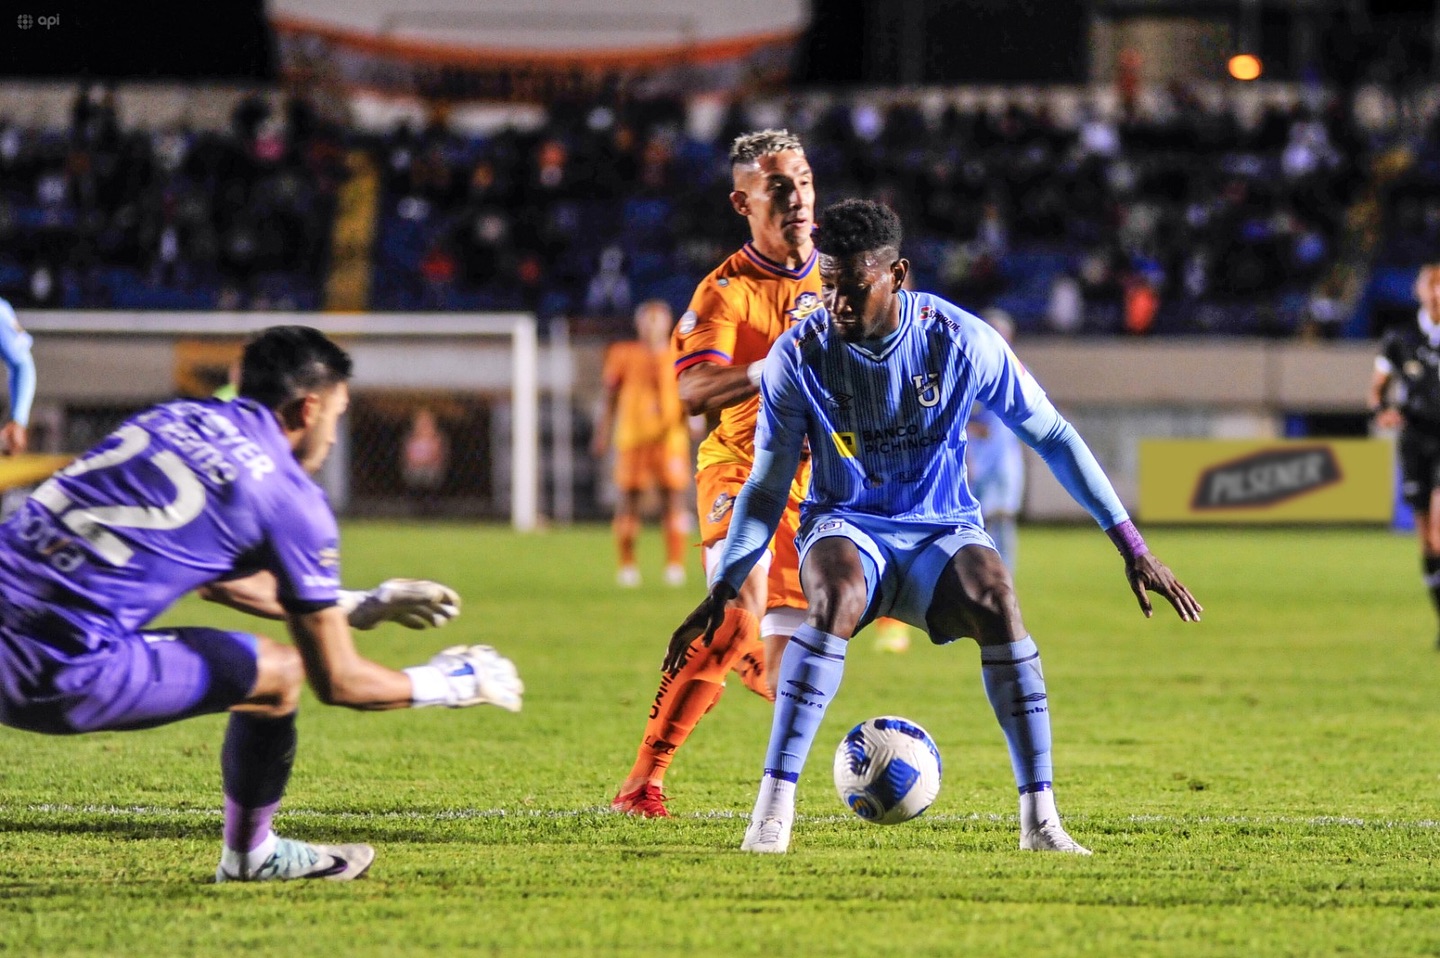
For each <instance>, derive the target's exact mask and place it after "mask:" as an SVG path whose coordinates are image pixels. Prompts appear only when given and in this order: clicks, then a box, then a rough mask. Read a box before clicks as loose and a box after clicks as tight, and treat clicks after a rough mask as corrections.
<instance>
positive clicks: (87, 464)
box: [31, 425, 205, 566]
mask: <svg viewBox="0 0 1440 958" xmlns="http://www.w3.org/2000/svg"><path fill="white" fill-rule="evenodd" d="M115 436H116V437H117V438H118V439H119V440H120V444H119V445H118V446H115V447H113V448H110V449H106V450H105V451H104V452H99V453H96V454H94V455H91V456H86V457H85V458H83V459H78V460H76V461H75V462H72V463H71V464H70V465H68V466H66V467H65V468H64V469H62V470H60V473H59V475H60V476H66V477H70V478H74V477H75V476H83V475H85V474H86V473H89V472H95V471H96V470H99V469H109V468H111V467H113V466H118V465H120V464H121V463H124V462H129V461H130V460H131V459H134V458H135V457H136V456H138V455H140V453H142V452H144V451H145V450H146V449H147V448H149V446H150V434H149V433H148V432H146V431H145V430H144V429H142V428H140V427H139V426H133V425H132V426H122V427H121V428H120V429H118V430H116V432H115ZM150 463H151V464H152V465H154V466H155V468H157V469H159V470H160V472H161V473H162V474H164V476H165V478H166V479H169V480H170V482H171V484H172V485H174V486H175V498H174V499H173V500H171V502H170V503H169V504H167V505H163V506H139V505H112V506H76V505H75V504H74V503H72V502H71V500H70V497H69V496H67V495H66V494H65V492H64V490H63V489H61V488H60V484H59V483H58V482H57V481H56V480H55V479H54V478H52V479H49V480H47V481H46V482H45V483H44V485H42V486H41V487H40V488H39V489H36V490H35V492H34V494H33V495H32V496H31V498H32V499H34V500H35V501H36V502H37V503H39V504H40V505H42V506H44V507H45V508H46V509H48V510H49V511H50V512H51V513H52V514H54V515H55V517H56V518H58V519H59V520H60V521H61V522H62V523H64V524H65V525H66V526H67V527H69V529H70V531H72V532H74V533H75V534H76V535H77V536H79V537H80V538H81V539H84V540H85V541H86V542H88V543H90V546H91V548H93V549H94V550H95V552H96V553H97V554H98V555H99V556H100V557H101V558H103V559H104V560H105V561H106V562H109V563H110V564H111V565H116V566H123V565H125V563H127V562H129V561H130V557H131V556H132V555H134V554H135V550H133V549H131V548H130V547H129V546H128V545H126V544H125V543H124V541H122V540H121V539H120V537H119V536H117V535H115V534H114V533H112V532H110V528H117V529H156V530H166V529H178V528H180V527H181V526H183V525H185V524H186V523H188V522H190V521H191V520H192V519H194V518H195V517H196V516H198V515H199V514H200V513H201V512H202V511H203V510H204V509H205V486H204V485H203V484H201V482H200V480H199V478H197V477H196V475H195V474H194V473H193V472H191V471H190V468H189V467H188V466H186V465H185V463H184V461H182V460H181V459H180V457H179V456H177V455H175V453H173V452H171V451H169V450H168V449H167V450H162V451H161V452H157V453H155V454H154V455H153V456H151V457H150ZM107 527H109V528H107Z"/></svg>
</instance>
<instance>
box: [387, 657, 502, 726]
mask: <svg viewBox="0 0 1440 958" xmlns="http://www.w3.org/2000/svg"><path fill="white" fill-rule="evenodd" d="M405 674H406V675H408V676H410V684H411V688H412V691H411V693H410V702H411V707H412V708H424V707H425V706H427V705H448V706H449V707H450V708H452V709H458V708H464V707H465V706H467V705H498V706H500V707H501V708H502V709H505V710H506V711H509V712H518V711H520V696H522V695H523V694H524V693H525V683H524V682H522V681H520V674H519V673H518V672H516V671H515V663H514V662H511V661H510V660H509V659H507V658H505V656H503V655H501V654H500V653H499V652H496V651H495V650H494V649H493V648H491V647H490V646H488V645H452V646H451V647H450V648H448V649H445V650H443V651H441V652H439V653H437V654H436V655H435V656H434V657H433V658H432V659H431V660H430V663H429V664H428V665H417V666H414V667H413V668H408V669H406V670H405Z"/></svg>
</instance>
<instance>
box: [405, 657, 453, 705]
mask: <svg viewBox="0 0 1440 958" xmlns="http://www.w3.org/2000/svg"><path fill="white" fill-rule="evenodd" d="M405 674H406V675H408V676H410V707H411V708H413V709H423V708H425V707H426V706H429V705H449V704H450V682H449V680H448V679H446V678H445V673H443V672H441V671H440V670H439V669H437V668H436V667H435V666H433V665H415V666H411V667H410V668H408V669H405Z"/></svg>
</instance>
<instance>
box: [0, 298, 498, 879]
mask: <svg viewBox="0 0 1440 958" xmlns="http://www.w3.org/2000/svg"><path fill="white" fill-rule="evenodd" d="M350 369H351V363H350V357H349V356H347V355H346V354H345V352H344V351H343V350H341V349H340V348H339V347H338V346H336V345H335V344H334V343H332V342H331V341H330V340H328V339H326V338H325V336H324V335H322V334H321V333H320V332H319V331H317V330H314V329H311V328H309V327H304V326H277V327H272V328H270V329H267V330H265V331H264V332H263V333H261V334H259V335H258V336H257V337H256V338H255V339H254V340H252V341H251V342H250V343H249V345H247V346H246V348H245V353H244V357H243V359H242V363H241V373H240V385H239V398H238V399H236V400H234V401H231V402H225V401H222V400H214V399H211V400H183V401H176V402H168V403H163V404H161V405H158V406H155V407H153V408H151V409H149V410H146V411H145V412H142V413H140V414H138V415H136V416H134V417H132V418H131V419H130V420H128V421H127V422H126V423H124V424H123V425H122V426H121V427H120V428H119V429H117V430H116V431H115V432H114V433H112V434H111V435H110V436H109V437H108V438H106V439H105V440H104V441H102V442H101V443H100V444H99V445H98V446H96V447H95V448H94V449H92V450H91V451H90V452H89V453H87V454H86V455H84V456H81V457H80V458H79V459H77V460H76V461H75V462H73V463H72V464H70V465H69V466H68V467H66V468H65V469H64V470H62V471H61V472H60V473H58V474H57V475H56V476H54V477H53V478H51V479H50V480H48V481H47V482H46V483H45V484H43V485H42V486H40V488H38V489H37V490H36V491H35V492H34V494H32V495H31V496H30V498H29V499H27V500H26V501H25V503H24V505H23V506H22V507H21V508H20V509H19V511H17V512H16V513H15V515H13V516H12V517H11V518H10V519H9V520H7V521H6V522H5V524H4V525H0V724H4V725H8V726H10V727H12V728H17V729H23V730H27V731H33V732H42V733H47V734H54V735H68V734H77V733H82V732H96V731H102V730H111V731H119V730H129V729H143V728H151V727H154V726H157V725H165V724H168V723H170V722H175V721H179V720H180V719H185V718H189V717H191V716H195V715H204V714H208V713H213V712H223V711H227V710H228V711H229V712H230V720H229V725H228V727H227V728H226V732H225V743H224V748H223V750H222V752H221V769H222V773H223V774H222V778H223V783H224V793H225V825H224V848H223V850H222V854H221V859H220V866H219V868H218V870H217V872H216V880H217V881H236V880H242V881H258V880H275V879H292V878H328V879H334V880H345V879H350V878H355V877H358V876H359V875H361V874H363V873H364V872H365V870H366V869H367V868H369V866H370V863H371V861H372V860H373V859H374V855H375V852H374V849H372V848H371V847H370V846H368V845H360V844H349V845H313V844H308V843H305V842H298V841H293V840H290V839H286V838H280V837H278V836H277V835H275V833H274V832H273V831H272V830H271V827H270V822H271V818H272V817H273V815H274V814H275V811H276V809H277V808H278V806H279V803H280V798H281V796H282V794H283V793H284V790H285V785H286V783H287V782H288V780H289V777H290V768H291V765H292V763H293V761H294V758H295V746H296V734H295V712H296V708H297V707H298V705H299V699H300V689H301V686H302V684H303V683H304V682H306V681H308V682H309V684H310V687H311V688H312V689H313V690H314V692H315V694H316V696H318V697H319V699H320V700H321V701H322V702H324V703H326V704H327V705H342V706H346V707H348V708H354V709H366V710H378V709H395V708H407V707H420V706H427V705H446V706H450V707H460V706H467V705H479V704H482V703H489V704H494V705H499V706H501V707H502V708H505V709H508V710H510V711H519V709H520V704H521V694H522V693H523V691H524V686H523V685H522V683H521V682H520V679H519V677H518V676H517V674H516V672H515V667H514V665H513V664H512V663H511V662H510V661H509V660H508V659H506V658H504V657H502V656H501V655H499V654H498V653H497V652H496V651H495V650H494V649H492V648H490V647H489V646H468V647H462V646H456V647H454V648H450V649H446V650H445V651H444V652H441V653H440V654H438V655H436V656H435V657H434V658H432V659H431V660H430V662H429V663H427V664H425V665H420V666H417V667H414V668H410V669H405V670H404V671H395V670H392V669H389V668H386V667H384V666H381V665H378V664H377V663H374V662H371V661H369V660H368V659H366V658H364V657H363V656H361V655H360V654H359V652H358V651H357V650H356V648H355V643H354V640H353V638H352V636H351V631H350V630H351V628H352V627H353V628H371V627H373V626H375V625H377V624H379V623H381V622H386V621H393V622H398V623H400V624H402V625H406V626H409V627H411V628H423V627H427V626H432V625H434V626H438V625H443V624H444V623H445V622H447V621H448V620H450V619H451V618H453V617H454V616H455V615H457V614H458V612H459V598H458V597H457V596H456V595H455V593H454V592H453V591H451V590H450V589H448V588H446V587H445V586H442V585H439V584H438V583H434V582H425V581H420V580H413V579H392V580H389V581H387V582H385V583H382V584H381V585H380V586H379V587H377V588H375V589H373V590H370V591H368V592H349V591H346V590H343V589H341V588H340V566H339V563H340V553H339V534H338V529H337V526H336V523H335V517H334V515H333V513H332V512H331V510H330V505H329V503H328V501H327V500H326V498H325V495H324V493H323V492H322V491H321V489H320V487H319V486H318V485H316V484H315V482H314V481H313V480H312V479H311V478H310V474H312V473H314V472H315V471H316V470H317V469H319V468H320V466H321V464H322V463H323V462H324V460H325V458H326V456H327V454H328V453H329V451H330V448H331V446H332V445H333V444H334V442H335V427H336V422H337V421H338V420H339V418H340V416H341V415H342V414H343V413H344V411H345V408H346V406H347V405H348V403H349V386H348V380H349V378H350ZM197 590H198V591H199V593H200V594H201V595H202V596H204V597H205V598H207V599H210V600H212V601H216V602H220V603H223V604H225V605H229V606H231V607H234V608H237V609H240V610H242V611H245V612H249V613H252V614H254V615H257V616H260V617H263V618H270V619H279V620H283V621H284V622H285V624H286V626H287V629H288V631H289V633H290V636H291V638H292V639H293V641H294V645H293V646H292V645H282V644H280V643H278V642H274V641H271V640H270V639H267V638H264V637H262V636H259V635H253V634H249V633H244V632H228V631H224V630H220V629H210V628H194V627H183V628H170V629H147V628H145V626H146V624H147V623H149V622H150V621H151V620H152V619H154V618H155V617H156V616H157V615H159V614H160V613H161V612H163V611H164V610H165V609H166V608H168V607H169V606H170V605H171V604H172V603H173V602H174V601H175V600H176V599H178V598H180V597H181V596H182V595H184V594H186V593H187V592H191V591H197Z"/></svg>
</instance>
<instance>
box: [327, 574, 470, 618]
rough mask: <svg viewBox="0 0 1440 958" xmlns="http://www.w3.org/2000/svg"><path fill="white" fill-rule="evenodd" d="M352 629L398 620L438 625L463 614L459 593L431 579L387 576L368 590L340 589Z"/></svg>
mask: <svg viewBox="0 0 1440 958" xmlns="http://www.w3.org/2000/svg"><path fill="white" fill-rule="evenodd" d="M340 607H341V608H342V609H344V610H345V614H346V616H347V617H348V618H349V619H350V627H351V628H352V629H373V628H375V626H377V625H379V624H380V623H381V622H397V623H399V624H400V625H403V626H405V628H407V629H429V628H437V629H438V628H439V627H440V626H442V625H444V624H445V623H447V622H449V621H450V620H451V619H453V618H455V617H456V616H457V615H459V614H460V596H459V595H458V594H456V592H455V590H454V589H452V588H450V587H449V586H445V585H441V584H440V583H438V582H431V581H429V580H428V579H386V580H385V581H384V582H382V583H380V584H379V585H377V586H376V587H375V588H373V589H370V590H369V591H368V592H348V591H342V592H341V593H340Z"/></svg>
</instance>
